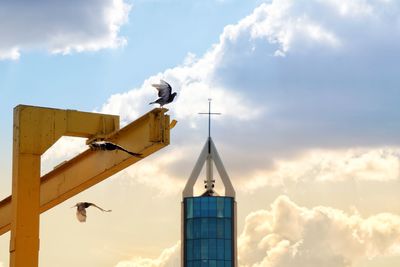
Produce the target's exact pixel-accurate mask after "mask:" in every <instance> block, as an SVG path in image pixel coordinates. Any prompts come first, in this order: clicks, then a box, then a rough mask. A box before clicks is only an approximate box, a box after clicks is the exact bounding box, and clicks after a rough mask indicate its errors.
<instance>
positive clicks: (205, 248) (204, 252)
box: [201, 239, 208, 259]
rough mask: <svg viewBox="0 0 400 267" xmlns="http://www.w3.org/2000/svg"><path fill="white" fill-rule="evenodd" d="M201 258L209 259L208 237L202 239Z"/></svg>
mask: <svg viewBox="0 0 400 267" xmlns="http://www.w3.org/2000/svg"><path fill="white" fill-rule="evenodd" d="M201 259H208V239H202V240H201Z"/></svg>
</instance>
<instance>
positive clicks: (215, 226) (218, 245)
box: [183, 196, 235, 267]
mask: <svg viewBox="0 0 400 267" xmlns="http://www.w3.org/2000/svg"><path fill="white" fill-rule="evenodd" d="M233 213H234V199H233V198H232V197H216V196H201V197H188V198H185V199H184V233H183V234H184V246H183V247H184V252H183V253H184V260H183V261H184V266H183V267H233V266H234V260H235V259H234V247H233V246H234V232H233V231H234V214H233Z"/></svg>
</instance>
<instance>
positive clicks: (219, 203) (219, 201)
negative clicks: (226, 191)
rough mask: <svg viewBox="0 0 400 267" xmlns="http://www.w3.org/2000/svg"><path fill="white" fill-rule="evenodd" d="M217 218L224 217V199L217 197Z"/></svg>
mask: <svg viewBox="0 0 400 267" xmlns="http://www.w3.org/2000/svg"><path fill="white" fill-rule="evenodd" d="M217 217H219V218H222V217H224V198H223V197H217Z"/></svg>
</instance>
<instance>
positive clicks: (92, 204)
mask: <svg viewBox="0 0 400 267" xmlns="http://www.w3.org/2000/svg"><path fill="white" fill-rule="evenodd" d="M90 204H91V205H90V206H93V207H96V208H98V209H99V210H101V211H104V212H111V210H105V209H102V208H100V207H99V206H97V205H96V204H94V203H90Z"/></svg>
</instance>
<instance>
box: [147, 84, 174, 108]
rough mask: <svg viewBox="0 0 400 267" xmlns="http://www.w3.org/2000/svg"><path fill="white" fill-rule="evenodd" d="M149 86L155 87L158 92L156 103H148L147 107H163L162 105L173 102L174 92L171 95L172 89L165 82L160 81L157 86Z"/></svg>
mask: <svg viewBox="0 0 400 267" xmlns="http://www.w3.org/2000/svg"><path fill="white" fill-rule="evenodd" d="M151 86H153V87H155V88H156V89H157V90H158V97H159V99H157V100H156V101H153V102H150V104H149V105H151V104H160V107H163V106H164V105H166V104H168V103H171V102H172V101H174V98H175V96H176V92H174V93H172V87H171V85H169V83H167V82H166V81H164V80H160V83H159V84H152V85H151Z"/></svg>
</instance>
